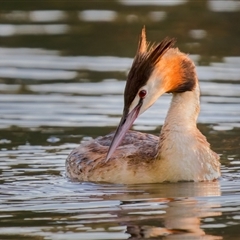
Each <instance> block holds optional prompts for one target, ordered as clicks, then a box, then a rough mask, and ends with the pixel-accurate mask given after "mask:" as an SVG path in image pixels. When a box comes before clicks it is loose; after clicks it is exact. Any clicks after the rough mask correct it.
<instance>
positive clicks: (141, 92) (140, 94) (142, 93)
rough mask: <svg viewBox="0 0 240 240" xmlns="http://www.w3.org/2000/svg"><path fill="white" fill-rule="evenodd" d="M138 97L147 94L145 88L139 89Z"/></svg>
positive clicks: (143, 96)
mask: <svg viewBox="0 0 240 240" xmlns="http://www.w3.org/2000/svg"><path fill="white" fill-rule="evenodd" d="M138 95H139V97H140V98H145V96H146V95H147V91H146V90H141V91H140V92H139V93H138Z"/></svg>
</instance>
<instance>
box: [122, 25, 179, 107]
mask: <svg viewBox="0 0 240 240" xmlns="http://www.w3.org/2000/svg"><path fill="white" fill-rule="evenodd" d="M174 43H175V40H174V39H169V38H165V39H164V40H163V41H162V42H160V43H159V44H153V45H151V46H150V44H149V43H147V42H146V34H145V27H144V28H143V29H142V32H141V35H140V38H139V45H138V50H137V53H136V56H135V58H134V61H133V64H132V67H131V69H130V71H129V73H128V78H127V82H126V86H125V91H124V105H125V110H126V109H128V108H129V106H130V104H131V103H132V101H133V99H134V98H135V96H136V94H137V92H138V90H139V89H140V88H141V87H142V86H144V85H145V84H146V82H147V80H148V79H149V77H150V75H151V73H152V71H153V69H154V67H155V65H156V64H157V63H158V61H159V60H160V58H161V57H162V56H163V54H164V53H165V52H166V51H167V50H168V49H169V48H171V47H172V46H173V45H174Z"/></svg>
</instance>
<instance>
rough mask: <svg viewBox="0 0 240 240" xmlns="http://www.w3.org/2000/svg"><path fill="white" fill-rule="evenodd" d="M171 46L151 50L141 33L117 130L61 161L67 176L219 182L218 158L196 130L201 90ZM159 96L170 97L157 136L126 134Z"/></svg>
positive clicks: (188, 64) (189, 63)
mask: <svg viewBox="0 0 240 240" xmlns="http://www.w3.org/2000/svg"><path fill="white" fill-rule="evenodd" d="M173 44H174V40H173V39H164V40H163V41H162V42H161V43H159V44H156V45H152V46H150V45H149V43H147V42H146V34H145V28H143V29H142V33H141V35H140V39H139V45H138V49H137V53H136V56H135V59H134V61H133V64H132V67H131V69H130V71H129V74H128V78H127V82H126V87H125V91H124V109H123V115H122V118H121V121H120V123H119V126H118V128H117V130H116V132H114V133H111V134H109V135H106V136H103V137H98V138H96V139H93V140H90V141H88V142H85V143H82V144H80V146H79V147H77V148H76V149H74V150H73V151H72V152H71V153H70V155H69V156H68V158H67V160H66V174H67V176H68V177H70V178H72V179H78V180H80V181H92V182H111V183H123V184H135V183H160V182H165V181H167V182H177V181H209V180H214V179H217V178H218V177H220V163H219V156H218V155H217V154H216V153H215V152H213V151H212V150H211V149H210V145H209V143H208V142H207V140H206V138H205V136H203V135H202V134H201V132H200V131H199V130H198V128H197V126H196V121H197V117H198V114H199V110H200V102H199V95H200V90H199V85H198V79H197V75H196V71H195V66H194V63H193V61H192V60H191V59H190V58H189V57H188V56H187V55H186V54H184V53H181V52H180V51H179V50H178V49H177V48H173ZM164 93H172V95H173V97H172V101H171V105H170V108H169V110H168V113H167V117H166V119H165V123H164V125H163V127H162V129H161V133H160V136H159V137H157V136H154V135H151V134H147V133H140V132H136V131H130V130H129V128H130V127H131V126H132V124H133V122H134V120H135V119H136V118H137V117H138V116H139V115H140V114H141V113H143V112H144V111H145V110H147V109H148V108H149V107H150V106H151V105H152V104H153V103H154V102H155V101H156V100H157V99H158V98H159V97H160V96H161V95H162V94H164ZM128 130H129V131H128Z"/></svg>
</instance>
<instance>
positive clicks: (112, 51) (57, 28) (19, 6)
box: [0, 0, 240, 240]
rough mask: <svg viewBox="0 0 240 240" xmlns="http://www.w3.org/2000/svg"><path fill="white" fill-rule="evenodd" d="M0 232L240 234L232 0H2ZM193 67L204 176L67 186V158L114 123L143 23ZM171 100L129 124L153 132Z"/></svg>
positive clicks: (51, 235)
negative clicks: (213, 169) (214, 162)
mask: <svg viewBox="0 0 240 240" xmlns="http://www.w3.org/2000/svg"><path fill="white" fill-rule="evenodd" d="M0 6H1V8H0V150H1V151H0V239H24V240H25V239H149V238H155V239H178V240H182V239H194V240H195V239H227V240H228V239H229V240H233V239H234V240H235V239H240V47H239V42H240V28H239V22H240V1H217V0H215V1H210V0H209V1H184V0H175V1H153V0H151V1H150V0H149V1H140V0H139V1H137V0H119V1H114V0H112V1H72V0H70V1H51V0H48V1H10V0H9V1H0ZM143 25H145V26H146V28H147V35H148V39H149V40H151V41H161V40H162V39H163V38H164V37H165V36H170V37H175V38H176V39H177V44H176V46H177V47H179V48H180V50H181V51H183V52H187V53H189V54H190V57H191V58H192V59H193V60H194V62H195V64H196V65H197V73H198V76H199V80H200V86H201V91H202V97H201V114H200V116H199V120H198V122H199V128H200V130H201V131H202V132H203V133H204V134H205V135H206V136H207V138H208V140H209V142H210V143H211V145H212V148H213V149H214V150H215V151H216V152H217V153H219V154H220V155H221V163H222V178H221V179H219V180H218V181H216V182H210V183H177V184H146V185H131V186H124V185H113V184H93V183H79V182H72V181H70V180H69V179H67V178H66V177H65V169H64V164H65V159H66V157H67V155H68V154H69V153H70V151H71V150H72V149H73V148H74V147H76V146H77V145H78V144H79V142H80V141H81V140H87V139H88V138H89V137H96V136H99V135H104V134H107V133H109V132H110V131H112V130H114V129H115V128H116V126H117V124H118V121H119V118H120V115H121V112H122V106H123V96H122V93H123V89H124V84H125V82H124V80H125V79H126V74H127V71H128V69H129V68H130V66H131V63H132V58H133V57H134V54H135V52H136V46H137V42H138V35H139V33H140V30H141V28H142V26H143ZM170 98H171V96H170V95H164V96H163V97H161V98H160V99H159V100H158V101H157V103H156V104H155V105H154V106H153V107H152V108H151V109H149V110H148V111H147V112H146V113H144V114H143V115H142V116H141V117H140V118H139V119H138V120H137V121H136V123H135V125H134V129H137V130H139V131H146V132H150V133H153V134H158V132H159V131H160V127H161V125H162V124H163V121H164V117H165V114H166V112H167V109H168V105H169V101H170Z"/></svg>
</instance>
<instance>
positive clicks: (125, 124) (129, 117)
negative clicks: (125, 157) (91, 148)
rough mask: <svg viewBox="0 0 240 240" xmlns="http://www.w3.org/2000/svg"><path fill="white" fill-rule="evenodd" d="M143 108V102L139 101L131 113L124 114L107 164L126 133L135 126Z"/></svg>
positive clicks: (110, 148)
mask: <svg viewBox="0 0 240 240" xmlns="http://www.w3.org/2000/svg"><path fill="white" fill-rule="evenodd" d="M141 106H142V100H140V101H139V103H138V105H137V106H136V107H135V108H134V109H133V110H132V111H131V112H130V113H124V114H123V116H122V119H121V121H120V123H119V125H118V128H117V130H116V132H115V135H114V137H113V139H112V142H111V145H110V147H109V149H108V153H107V157H106V160H105V161H106V162H107V161H108V160H109V159H110V158H111V156H112V154H113V153H114V152H115V150H116V149H117V147H118V146H119V145H120V144H121V142H122V140H123V138H124V136H125V134H126V132H127V131H128V130H129V128H130V127H131V126H132V125H133V123H134V121H135V120H136V118H137V117H138V114H139V111H140V108H141Z"/></svg>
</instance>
